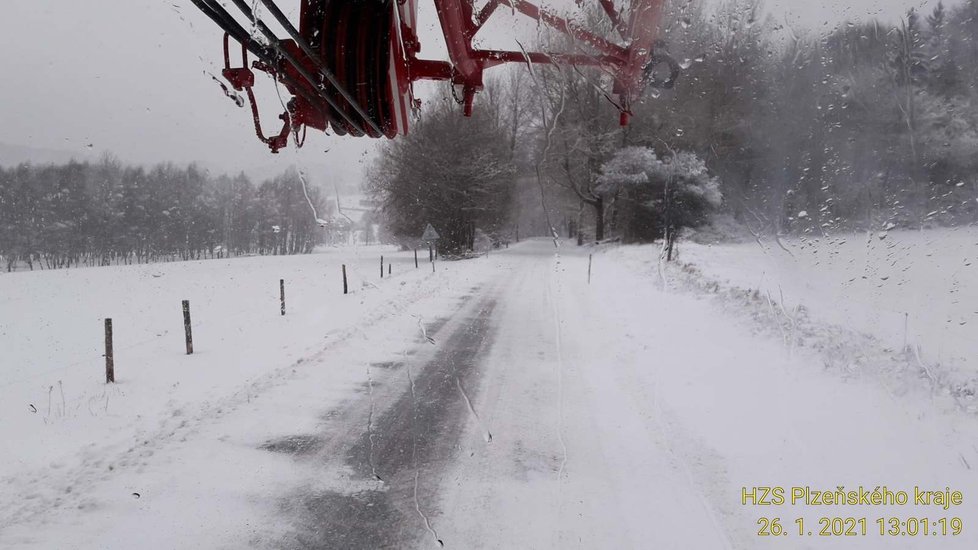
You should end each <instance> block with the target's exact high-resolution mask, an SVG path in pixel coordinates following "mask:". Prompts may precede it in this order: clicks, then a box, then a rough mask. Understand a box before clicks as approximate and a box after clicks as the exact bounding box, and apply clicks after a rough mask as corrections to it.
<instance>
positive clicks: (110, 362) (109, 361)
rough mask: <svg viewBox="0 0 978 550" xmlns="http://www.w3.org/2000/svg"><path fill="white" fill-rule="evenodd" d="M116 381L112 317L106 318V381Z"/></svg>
mask: <svg viewBox="0 0 978 550" xmlns="http://www.w3.org/2000/svg"><path fill="white" fill-rule="evenodd" d="M110 382H115V357H114V356H113V355H112V319H108V318H107V319H106V320H105V383H106V384H108V383H110Z"/></svg>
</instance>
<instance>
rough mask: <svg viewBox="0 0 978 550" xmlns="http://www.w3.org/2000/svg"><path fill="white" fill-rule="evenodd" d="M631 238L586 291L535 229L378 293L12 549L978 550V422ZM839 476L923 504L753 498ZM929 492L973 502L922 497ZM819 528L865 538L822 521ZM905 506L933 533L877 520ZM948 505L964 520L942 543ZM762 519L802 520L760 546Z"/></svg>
mask: <svg viewBox="0 0 978 550" xmlns="http://www.w3.org/2000/svg"><path fill="white" fill-rule="evenodd" d="M622 250H625V249H618V250H610V251H593V252H595V253H594V261H593V266H592V267H591V271H592V276H591V282H590V283H589V282H588V268H589V260H588V253H589V252H592V250H588V249H582V248H577V247H573V246H562V247H560V248H559V249H555V247H554V245H553V243H552V242H551V241H547V240H535V241H529V242H525V243H521V244H520V245H517V246H513V247H512V248H510V249H507V250H505V251H501V252H499V253H496V252H493V253H492V254H491V255H490V256H489V257H488V258H479V259H475V260H471V261H466V262H454V263H443V264H440V266H441V267H440V269H439V271H438V273H436V274H434V275H431V276H427V275H424V276H422V275H421V274H420V273H419V274H416V275H411V276H410V277H413V278H408V279H406V280H405V282H406V283H407V284H406V285H401V289H402V290H398V286H397V285H395V286H391V287H384V288H385V289H387V290H385V292H389V293H391V300H392V303H396V304H398V306H397V307H395V308H392V309H391V311H389V312H386V313H385V314H384V315H381V316H379V317H373V318H366V319H363V321H362V322H358V324H356V325H354V326H351V327H347V328H346V329H345V332H344V335H345V336H344V337H343V338H332V339H330V338H327V340H328V342H327V344H326V346H325V347H324V348H322V349H320V351H317V352H316V353H313V354H311V355H308V356H306V357H304V358H302V360H300V361H299V362H297V363H295V364H294V365H292V366H291V367H289V369H288V370H290V371H291V372H288V371H285V372H287V375H284V376H282V380H278V381H277V382H276V383H274V384H272V383H263V384H258V385H252V386H251V390H250V391H249V393H248V395H247V399H245V398H243V397H241V396H240V395H238V396H237V398H235V399H228V400H224V401H221V402H220V403H222V406H221V407H215V406H210V407H209V408H207V409H206V412H207V414H200V415H197V414H194V413H192V412H186V411H185V412H184V413H183V414H184V415H185V421H184V423H183V424H177V423H176V422H172V423H169V424H166V426H171V425H172V426H173V433H172V434H165V435H164V436H163V437H161V438H160V440H158V441H147V442H146V443H145V444H144V445H143V447H144V449H142V450H140V449H137V452H136V453H135V454H133V453H129V454H126V455H125V460H121V461H120V460H118V457H98V458H100V459H101V462H100V463H104V464H108V465H114V468H112V473H111V474H106V475H104V476H102V477H99V478H97V479H95V480H90V482H89V483H88V484H87V485H85V486H84V487H85V494H84V495H77V494H72V490H71V489H70V488H69V491H68V493H67V494H66V495H65V497H64V502H63V503H61V504H59V506H58V507H57V508H56V509H52V510H51V512H50V513H47V514H43V513H42V514H37V513H35V514H29V515H20V516H17V517H18V518H19V521H18V523H17V524H16V525H7V526H0V546H3V547H8V546H10V547H18V548H20V547H23V548H67V547H71V548H135V547H140V548H191V547H195V548H242V547H255V548H412V547H417V548H429V547H439V546H440V545H441V544H443V545H444V547H446V548H464V549H475V548H528V549H536V548H539V549H549V548H553V549H558V548H560V549H563V548H656V549H660V548H661V549H723V548H745V549H754V548H792V549H793V548H813V549H816V548H942V549H943V548H962V549H965V548H975V547H978V536H976V533H978V530H976V525H975V523H976V522H978V514H976V512H978V507H976V505H975V502H976V501H975V500H974V499H975V498H976V497H978V476H976V472H975V470H973V469H972V468H978V444H976V443H975V442H976V441H978V437H976V436H978V422H976V419H975V418H974V416H972V415H969V414H967V413H965V412H962V411H958V410H951V409H948V408H946V407H940V406H938V404H937V402H936V401H935V400H934V399H932V398H931V397H930V396H928V395H927V393H926V392H925V391H915V390H914V389H913V388H912V387H911V388H909V389H908V388H906V387H903V388H899V390H898V391H897V390H895V389H894V388H892V387H889V386H888V385H887V379H886V378H885V377H883V376H881V375H877V373H874V372H847V373H839V372H837V371H835V370H827V369H826V368H825V364H826V362H825V361H824V357H823V356H822V355H820V354H821V353H822V351H820V350H819V348H818V347H817V346H806V345H795V344H794V343H793V342H792V343H791V344H788V343H786V341H785V340H783V339H782V338H780V337H775V336H772V334H771V333H770V331H767V330H765V329H764V328H763V327H762V326H761V324H762V321H763V320H759V319H754V318H752V317H751V316H750V315H744V314H743V312H738V311H737V310H736V307H735V304H733V306H731V304H726V307H721V305H720V304H718V303H717V302H716V301H715V300H712V299H710V298H708V297H707V296H705V295H701V294H694V293H684V292H679V291H668V292H666V291H663V290H662V287H661V284H660V280H659V279H658V278H657V276H655V275H654V269H653V265H652V259H653V258H654V254H655V251H654V249H653V248H651V247H648V248H639V249H630V250H628V252H629V253H630V254H631V255H629V256H627V257H626V256H623V254H622V252H621V251H622ZM636 255H639V256H641V255H648V261H647V262H644V263H643V262H635V261H634V259H635V257H636ZM626 260H630V261H626ZM672 275H674V276H677V277H678V276H680V274H679V273H678V272H676V273H673V274H672ZM388 284H390V283H388ZM421 290H424V291H425V292H426V293H427V294H420V293H419V292H420V291H421ZM398 292H409V293H410V294H411V299H410V300H407V299H403V298H398V296H397V293H398ZM429 337H430V340H429ZM177 418H179V415H178V416H177ZM54 479H57V478H54ZM839 486H844V488H845V491H850V490H858V489H859V488H860V487H863V488H865V489H866V490H867V491H873V490H874V489H875V488H877V487H882V486H886V487H887V488H888V489H889V490H891V491H901V490H903V491H908V492H910V494H911V502H910V503H908V504H907V505H903V506H900V505H878V506H866V505H853V506H836V505H824V506H815V505H806V504H805V503H804V502H797V503H795V504H794V505H792V504H791V502H790V501H789V502H786V503H784V504H782V505H772V506H761V505H754V504H747V505H745V504H743V503H742V497H743V490H744V488H745V487H746V488H753V487H783V488H785V490H786V491H788V492H789V493H790V490H791V488H793V487H811V488H812V489H817V490H825V491H835V490H836V489H837V488H838V487H839ZM6 487H17V485H16V484H15V483H9V482H8V483H7V485H6ZM914 487H920V488H921V489H927V490H944V489H945V488H950V490H952V491H961V492H962V494H963V503H962V504H960V505H956V506H950V507H949V509H947V510H945V509H942V508H941V507H939V506H934V505H928V506H915V505H914V504H913V500H912V498H913V489H914ZM0 491H2V495H3V497H4V498H5V499H8V498H19V496H18V495H17V494H14V493H12V492H11V491H9V490H7V489H4V486H2V485H0ZM136 493H138V497H137V496H136V495H135V494H136ZM788 496H790V494H789V495H788ZM823 517H825V518H830V520H829V522H828V523H829V524H830V528H829V531H830V532H831V530H832V527H831V524H832V520H831V518H836V517H838V518H854V519H855V520H857V521H854V522H853V525H855V526H856V528H855V529H856V534H855V535H851V536H844V535H839V536H820V535H819V533H820V531H822V530H823V525H822V524H821V523H820V518H823ZM891 517H896V518H900V519H902V520H903V521H904V527H897V531H900V530H901V529H902V530H903V531H904V532H906V531H907V530H908V529H909V527H908V526H907V525H906V520H907V519H908V518H924V517H926V518H928V534H927V535H926V536H924V535H923V534H922V533H918V534H916V535H912V536H911V535H908V534H896V535H889V534H883V535H881V534H880V526H879V524H878V523H877V520H878V519H879V518H883V520H884V522H883V525H884V530H885V531H886V532H889V530H890V529H891V528H890V525H889V519H888V518H891ZM955 517H957V518H961V521H962V523H963V530H962V532H961V534H959V535H957V536H951V535H944V534H943V533H941V534H931V533H934V532H936V531H937V530H939V529H940V527H939V522H940V518H947V521H950V519H951V518H955ZM760 518H768V519H773V518H778V519H779V522H780V525H782V526H783V527H784V528H785V530H786V533H787V534H784V535H779V536H777V537H771V536H759V535H758V530H759V529H760V528H761V526H760V525H759V524H758V521H759V519H760ZM798 519H803V520H804V527H803V528H802V532H801V533H800V534H799V532H798V531H799V527H798V523H797V522H796V520H798ZM859 519H863V520H865V534H863V533H862V532H859V531H860V527H859V526H860V523H859V522H858V520H859ZM898 523H899V521H898ZM931 524H933V525H931ZM945 525H946V523H945ZM5 527H6V528H5ZM916 529H919V525H917V527H916ZM808 532H811V533H812V534H811V535H808ZM439 541H440V542H439Z"/></svg>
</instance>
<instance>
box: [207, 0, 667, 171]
mask: <svg viewBox="0 0 978 550" xmlns="http://www.w3.org/2000/svg"><path fill="white" fill-rule="evenodd" d="M192 1H193V2H194V3H195V4H197V6H198V7H199V8H200V9H201V10H202V11H203V12H204V13H205V14H206V15H208V16H209V17H210V18H211V19H213V20H214V21H215V22H216V23H217V24H218V25H220V26H221V27H222V28H223V29H224V30H225V32H226V34H225V38H224V62H225V69H224V71H223V75H224V77H225V78H226V79H227V80H228V81H229V82H230V83H231V85H232V86H233V87H234V88H235V89H236V90H239V91H240V90H244V91H246V92H247V94H248V99H249V102H250V103H251V109H252V115H253V119H254V124H255V131H256V133H257V134H258V137H259V139H261V140H262V141H263V142H265V143H266V144H268V146H269V147H270V148H271V149H272V152H276V151H277V150H278V149H280V148H282V147H284V146H285V145H286V144H287V139H288V134H289V132H290V131H291V132H293V133H295V135H296V138H297V139H298V130H299V129H300V127H301V128H303V129H304V128H305V127H312V128H315V129H319V130H326V129H327V127H328V126H332V127H333V129H334V131H336V132H337V133H339V134H351V135H357V136H361V135H369V136H371V137H380V136H382V135H386V136H387V137H394V136H395V135H396V134H406V133H407V132H408V124H409V113H410V111H411V110H413V109H415V108H416V107H417V101H416V100H415V99H414V96H413V92H412V84H413V83H414V82H416V81H418V80H445V81H450V82H451V83H452V85H453V86H458V87H460V88H461V99H460V102H461V103H462V106H463V107H462V112H463V114H464V115H465V116H470V115H471V114H472V107H473V103H474V99H475V94H476V93H477V92H478V91H480V90H481V89H482V88H483V73H484V72H485V70H486V69H489V68H492V67H495V66H498V65H501V64H503V63H527V64H532V63H548V64H554V65H564V64H567V65H581V66H592V67H602V68H603V69H605V71H606V72H607V73H609V74H611V75H612V81H613V82H612V84H613V87H612V93H614V94H616V95H617V96H618V104H617V106H618V108H619V110H620V112H621V116H620V122H621V124H622V125H625V124H627V123H628V119H629V116H630V115H631V111H630V109H631V104H632V102H633V101H634V100H635V99H636V98H638V97H639V95H640V94H641V93H642V91H643V89H644V88H645V87H646V86H647V85H650V84H651V85H653V86H655V85H659V86H665V87H669V86H671V84H672V81H674V80H675V78H676V76H677V75H678V71H679V68H678V65H677V64H676V63H675V61H673V60H672V59H671V58H669V57H668V55H665V54H662V53H661V52H656V51H655V46H656V36H655V35H656V30H657V27H658V25H659V21H660V19H661V16H662V9H663V4H664V3H665V0H630V2H631V3H630V9H629V10H627V14H626V15H623V14H622V13H620V12H619V11H618V10H617V9H616V8H615V5H614V2H613V0H597V1H598V2H599V3H600V5H601V7H602V9H603V11H604V13H605V14H606V15H607V16H608V18H609V20H610V21H611V23H612V25H613V27H614V29H615V31H616V32H617V33H618V34H619V35H620V39H621V41H622V43H623V44H624V45H619V44H617V43H615V42H613V41H611V40H609V39H607V38H604V37H601V36H598V35H596V34H594V33H592V32H589V31H587V30H585V29H583V28H581V27H579V26H577V25H575V24H574V23H573V22H571V21H568V20H566V19H563V18H561V17H559V16H557V15H555V14H553V13H550V12H548V11H546V10H543V9H541V8H539V7H538V6H536V5H535V4H533V3H531V2H529V1H527V0H489V1H488V3H486V4H485V5H484V6H483V7H482V9H480V10H479V11H478V13H475V7H474V4H473V0H432V1H433V3H434V5H435V8H436V10H437V13H438V18H439V20H440V22H441V27H442V32H443V33H444V36H445V43H446V45H447V47H448V55H449V61H436V60H428V59H419V58H418V57H417V56H418V53H419V52H420V50H421V45H420V42H419V40H418V36H417V33H416V30H415V29H416V26H417V2H418V0H390V1H389V2H381V1H378V2H377V4H376V5H377V7H378V9H380V10H388V9H389V10H391V11H390V12H380V13H378V21H380V20H383V21H388V20H389V21H390V25H391V26H390V27H389V28H388V27H386V26H384V25H387V24H388V23H378V24H379V25H380V26H379V27H377V28H373V27H371V26H370V25H371V23H369V20H368V19H365V18H364V15H363V14H364V13H366V12H364V11H363V9H364V8H362V7H361V8H357V9H359V10H361V11H360V12H358V13H359V14H360V15H358V16H357V17H358V19H355V20H354V21H353V22H348V21H346V20H345V19H343V17H345V16H343V15H336V16H335V17H337V18H338V19H342V20H329V21H327V20H326V19H324V17H325V16H324V15H323V14H324V13H326V10H327V9H333V8H334V7H336V9H339V10H343V9H346V8H342V7H338V6H341V5H339V4H327V0H302V3H301V12H300V30H298V31H297V30H296V29H295V27H294V26H292V24H291V23H290V22H289V21H288V20H287V18H286V17H285V15H284V14H283V13H282V12H281V10H279V9H278V7H277V6H276V5H275V2H274V0H260V1H261V2H262V4H264V5H265V7H266V9H268V11H269V12H270V13H271V14H272V15H273V16H274V17H275V18H276V19H277V20H278V22H279V24H280V25H281V26H282V27H283V28H285V29H286V30H287V32H288V33H289V35H290V36H291V38H292V39H291V40H279V39H278V38H277V37H276V36H275V35H274V34H272V32H271V30H270V29H269V28H268V27H267V26H266V25H265V24H264V23H263V22H262V21H261V20H260V19H258V17H257V15H256V14H254V13H253V12H252V11H251V9H250V8H249V6H248V5H247V4H246V3H245V2H244V1H243V0H232V2H233V3H234V4H235V5H236V6H237V7H238V8H239V9H240V10H241V11H242V13H244V14H245V16H246V17H248V18H249V19H250V20H251V22H252V23H253V29H260V30H261V32H262V34H264V37H265V40H264V41H263V42H265V43H261V42H259V41H256V40H254V39H253V38H252V37H251V35H250V33H249V32H248V31H246V30H245V29H244V27H242V26H241V25H240V24H239V23H237V22H236V21H235V20H234V19H233V18H232V17H231V16H230V15H229V14H228V13H227V11H226V10H225V9H224V8H223V5H222V4H221V2H219V1H218V0H192ZM332 1H334V2H335V1H339V0H332ZM359 5H360V6H365V5H366V4H359ZM500 6H508V7H510V8H511V9H512V10H514V11H515V12H519V13H520V14H522V15H524V16H526V17H529V18H531V19H534V20H536V21H538V22H539V23H540V24H543V25H546V26H548V27H550V28H552V29H553V30H555V31H557V32H559V33H562V34H565V35H567V36H569V37H571V38H572V39H573V40H575V41H577V42H579V43H580V46H581V47H580V48H577V51H576V52H575V53H567V52H548V53H544V52H527V51H508V50H481V49H476V48H474V47H473V45H472V42H473V39H474V38H475V36H476V34H478V32H479V31H480V30H481V29H482V28H483V27H484V25H485V24H486V22H487V21H488V20H489V19H490V17H492V15H493V13H495V11H496V10H497V9H498V8H499V7H500ZM336 9H334V10H333V11H332V12H330V13H333V14H336V13H349V12H337V11H336ZM367 9H373V8H367ZM380 16H383V17H380ZM391 16H392V17H391ZM351 17H352V16H351ZM317 25H325V27H322V26H320V27H317ZM317 28H319V29H322V34H321V35H320V36H325V35H326V34H328V33H332V34H331V35H335V36H340V37H345V36H352V37H356V36H363V37H369V36H382V35H379V34H376V33H377V32H381V31H382V32H384V33H388V34H389V36H390V47H389V57H387V54H384V55H378V53H377V52H378V50H377V49H376V44H378V43H376V42H375V43H374V44H375V45H374V46H368V47H367V49H366V50H364V51H357V50H356V49H353V50H351V49H350V47H349V46H350V45H351V44H353V43H354V42H355V41H356V40H357V39H356V38H352V39H350V40H351V41H349V42H338V44H339V49H337V48H331V45H330V44H327V43H326V42H325V41H324V40H325V39H323V38H321V39H320V44H318V45H316V44H312V43H311V42H310V41H307V40H305V38H303V36H302V35H303V34H305V36H307V37H310V36H312V35H314V34H315V33H312V34H310V32H311V31H314V30H315V29H317ZM356 33H360V34H356ZM371 33H373V34H371ZM384 36H386V35H384ZM231 37H233V38H235V39H236V40H237V41H238V42H240V43H241V47H242V63H243V65H242V67H239V68H232V67H231V66H230V53H229V45H228V41H229V38H231ZM310 40H313V39H312V38H310ZM344 40H345V39H344ZM381 40H383V38H381ZM367 43H368V42H367V41H365V40H361V41H360V42H357V44H367ZM344 45H345V46H346V47H345V48H344ZM370 48H374V49H370ZM248 51H251V52H252V53H253V54H255V56H256V57H258V60H257V61H255V62H254V63H253V64H252V66H251V67H249V66H248V59H247V52H248ZM581 51H584V52H589V53H580V52H581ZM342 56H354V57H352V58H349V61H347V60H345V59H344V60H342V62H341V61H339V59H340V58H341V57H342ZM329 57H332V58H335V59H334V61H333V62H331V63H332V64H331V66H327V62H326V61H325V59H326V58H329ZM385 62H386V65H383V64H381V65H377V63H385ZM661 62H667V63H668V64H669V66H670V70H671V75H670V79H669V80H666V81H658V82H657V81H650V80H649V78H650V68H651V67H652V66H654V65H657V64H658V63H661ZM385 66H386V67H389V70H387V69H384V70H386V71H387V72H386V76H383V77H382V78H385V79H386V81H385V82H383V83H382V82H366V83H365V82H364V79H365V78H367V79H368V80H369V79H376V78H377V77H378V76H379V75H380V73H383V70H377V69H379V68H381V67H385ZM331 67H335V68H331ZM370 67H373V68H374V69H370ZM252 68H255V69H259V70H262V71H264V72H267V73H269V74H271V75H272V76H273V77H275V78H276V79H278V80H280V81H281V82H283V83H284V84H285V86H286V87H287V88H288V89H289V92H291V93H292V95H293V96H295V97H294V99H293V100H292V101H290V102H289V105H288V110H287V112H285V113H283V114H282V115H280V117H279V118H281V119H282V121H283V127H282V130H281V131H280V133H279V134H278V135H276V136H270V137H265V136H264V134H263V133H262V130H261V124H260V122H259V119H258V109H257V106H256V103H255V100H254V95H253V93H252V91H251V88H252V86H253V85H254V74H253V73H252V71H251V69H252ZM370 70H374V72H373V73H370V72H369V71H370ZM334 71H335V72H334ZM351 71H352V72H351ZM366 75H372V76H369V78H368V77H367V76H366ZM351 77H355V78H353V79H352V80H351ZM344 82H345V83H346V87H349V86H354V87H356V89H352V88H351V89H346V87H345V86H344ZM364 86H366V87H367V88H366V89H365V88H364ZM371 86H372V87H373V88H371ZM351 92H355V93H351ZM368 111H370V112H371V113H373V114H372V115H371V114H370V113H368Z"/></svg>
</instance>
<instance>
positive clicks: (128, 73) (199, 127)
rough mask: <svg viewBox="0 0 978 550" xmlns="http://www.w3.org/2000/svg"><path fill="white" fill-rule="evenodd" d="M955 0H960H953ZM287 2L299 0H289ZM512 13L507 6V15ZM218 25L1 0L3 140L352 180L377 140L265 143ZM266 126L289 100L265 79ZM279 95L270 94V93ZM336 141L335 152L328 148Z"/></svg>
mask: <svg viewBox="0 0 978 550" xmlns="http://www.w3.org/2000/svg"><path fill="white" fill-rule="evenodd" d="M954 3H956V2H954V1H952V2H950V4H954ZM933 4H936V0H768V2H767V9H768V11H769V12H771V13H772V14H774V15H775V16H777V17H779V18H781V17H787V18H788V20H789V21H790V22H791V23H792V25H793V26H795V25H797V26H798V27H802V28H810V29H815V30H818V29H820V28H823V27H824V26H826V25H829V26H830V25H832V24H834V23H837V22H839V21H840V20H843V19H865V18H870V17H882V18H884V19H891V20H892V19H895V18H896V17H897V16H898V14H900V13H902V12H904V11H906V9H907V8H909V7H911V6H918V7H920V6H925V7H929V6H930V5H933ZM279 5H281V6H282V7H283V8H285V9H286V10H287V11H290V12H291V11H294V8H293V7H292V6H296V5H298V0H284V1H280V2H279ZM420 5H421V9H422V22H423V23H422V29H421V30H422V35H421V39H422V44H423V46H424V47H423V51H422V53H423V54H424V56H426V57H427V56H433V57H438V56H440V55H442V54H443V52H444V47H443V45H442V43H441V42H442V39H441V37H440V33H439V32H438V27H437V23H436V21H437V19H436V17H435V15H434V14H433V9H432V4H431V2H430V1H429V0H420ZM505 16H508V14H506V15H505ZM220 41H221V34H220V32H219V31H218V29H217V27H216V26H215V25H213V23H211V22H210V20H208V19H206V18H205V17H204V16H203V15H202V14H200V13H199V12H198V10H197V9H196V8H195V7H194V6H193V4H192V3H191V2H190V1H189V0H3V17H0V75H2V76H0V143H3V144H8V145H18V146H30V147H35V148H40V149H56V150H63V151H68V152H70V153H72V154H79V155H86V156H89V157H97V156H98V155H99V154H100V153H101V152H103V151H110V152H112V153H113V154H115V155H116V156H118V157H120V158H121V159H123V160H125V161H128V162H134V163H146V164H149V163H155V162H160V161H167V160H169V161H175V162H180V163H185V162H190V161H200V162H202V163H203V164H204V165H206V166H208V167H210V168H212V169H215V170H219V171H235V170H239V169H244V170H253V169H256V168H262V171H263V172H266V173H267V172H271V171H273V170H278V169H280V168H281V169H284V168H285V167H286V166H288V165H289V164H291V163H294V162H297V161H298V162H299V163H300V164H306V165H309V164H311V163H312V164H316V165H319V166H329V167H330V170H331V171H332V172H331V174H332V175H331V176H329V177H325V178H324V179H322V180H321V181H324V182H325V183H328V182H329V180H330V179H331V178H335V179H336V180H338V181H341V182H343V181H347V182H352V181H355V180H356V179H358V177H359V174H360V170H361V169H362V167H363V166H364V163H365V162H366V160H367V159H368V158H369V157H370V155H371V154H372V151H373V149H374V147H375V146H376V142H374V141H372V140H367V139H363V138H361V139H354V138H335V137H328V136H325V135H322V134H319V133H318V132H315V133H314V132H310V133H309V137H308V140H307V143H306V147H305V148H303V149H302V150H301V151H300V152H299V153H296V152H294V151H291V150H290V151H284V152H282V153H280V154H279V155H277V156H272V155H270V154H269V153H268V151H267V149H266V148H265V146H264V145H262V144H261V143H259V142H258V141H257V139H255V136H254V133H253V130H252V127H251V120H250V114H249V113H248V112H247V110H246V109H240V108H238V107H236V106H235V105H234V103H232V102H231V101H230V100H229V99H228V98H226V97H225V96H224V95H223V93H222V92H221V90H220V88H219V87H218V85H217V84H216V83H215V82H214V81H213V80H212V79H211V77H210V76H208V74H207V73H211V74H214V75H217V76H219V75H220V69H221V66H220V64H221V63H222V61H221V43H220ZM264 92H266V93H265V94H264V96H265V99H266V101H265V102H264V103H262V106H263V107H264V109H263V120H265V121H266V124H267V128H266V133H272V132H274V131H277V129H278V128H277V127H276V124H275V123H276V122H277V120H276V116H277V114H278V112H280V111H281V107H280V106H279V104H278V99H277V98H276V97H275V95H274V90H273V89H272V88H270V87H268V88H266V89H265V90H264ZM269 96H270V97H269ZM327 149H328V150H329V152H328V153H325V152H324V151H326V150H327Z"/></svg>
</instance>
